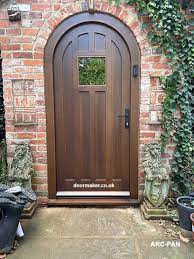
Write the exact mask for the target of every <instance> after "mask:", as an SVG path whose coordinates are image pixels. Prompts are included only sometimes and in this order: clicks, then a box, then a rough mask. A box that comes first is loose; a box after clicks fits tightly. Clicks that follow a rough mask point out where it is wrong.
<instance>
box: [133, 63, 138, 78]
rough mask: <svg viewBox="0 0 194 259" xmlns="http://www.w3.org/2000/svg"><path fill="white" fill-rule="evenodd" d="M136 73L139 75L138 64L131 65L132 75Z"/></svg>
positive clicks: (136, 75) (135, 75)
mask: <svg viewBox="0 0 194 259" xmlns="http://www.w3.org/2000/svg"><path fill="white" fill-rule="evenodd" d="M138 75H139V66H138V65H133V76H134V77H138Z"/></svg>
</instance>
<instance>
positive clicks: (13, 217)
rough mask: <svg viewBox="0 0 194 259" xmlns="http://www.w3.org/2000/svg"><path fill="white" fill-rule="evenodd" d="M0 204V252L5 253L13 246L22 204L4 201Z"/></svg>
mask: <svg viewBox="0 0 194 259" xmlns="http://www.w3.org/2000/svg"><path fill="white" fill-rule="evenodd" d="M6 201H7V200H6V199H5V202H4V203H3V204H1V205H0V213H1V215H0V254H7V253H9V252H10V251H11V249H12V247H13V242H14V239H15V236H16V231H17V227H18V223H19V220H20V217H21V213H22V210H23V208H24V205H22V204H16V203H15V204H13V203H6Z"/></svg>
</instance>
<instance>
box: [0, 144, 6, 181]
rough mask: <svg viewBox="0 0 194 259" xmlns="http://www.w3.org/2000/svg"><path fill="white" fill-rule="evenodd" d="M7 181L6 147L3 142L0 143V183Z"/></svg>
mask: <svg viewBox="0 0 194 259" xmlns="http://www.w3.org/2000/svg"><path fill="white" fill-rule="evenodd" d="M6 180H7V146H6V143H5V140H2V141H1V142H0V183H6Z"/></svg>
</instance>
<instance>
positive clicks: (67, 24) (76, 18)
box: [44, 12, 140, 200]
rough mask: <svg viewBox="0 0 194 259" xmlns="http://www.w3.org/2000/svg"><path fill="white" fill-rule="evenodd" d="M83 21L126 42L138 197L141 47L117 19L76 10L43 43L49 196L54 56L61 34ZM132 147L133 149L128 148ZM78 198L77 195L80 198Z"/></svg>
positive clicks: (52, 189)
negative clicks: (135, 72) (136, 71)
mask: <svg viewBox="0 0 194 259" xmlns="http://www.w3.org/2000/svg"><path fill="white" fill-rule="evenodd" d="M83 23H99V24H103V25H105V26H109V27H111V28H112V29H114V30H115V31H116V32H117V33H118V34H119V35H120V36H121V37H122V38H123V39H124V41H125V42H126V44H127V47H128V49H129V53H130V57H131V71H130V73H131V100H130V101H131V118H130V121H133V125H132V126H131V127H130V143H129V145H130V157H129V159H130V172H129V173H130V186H129V191H130V199H138V149H139V148H138V147H139V145H138V142H139V141H138V140H139V85H140V50H139V46H138V43H137V41H136V39H135V36H134V34H133V33H132V32H131V31H130V29H129V28H128V27H127V26H126V25H125V24H124V23H122V22H121V21H120V20H118V19H117V18H115V17H113V16H111V15H109V14H106V13H102V12H98V13H95V14H89V13H86V12H85V13H79V14H75V15H73V16H71V17H69V18H67V19H66V20H64V21H63V22H62V23H61V24H59V25H58V27H57V28H56V29H55V30H54V31H53V33H52V34H51V36H50V37H49V39H48V41H47V44H46V46H45V52H44V75H45V98H46V119H47V161H48V162H47V163H48V198H49V199H56V193H57V190H56V179H57V172H56V152H55V113H54V74H53V71H54V70H53V57H54V52H55V48H56V46H57V43H58V42H59V41H60V39H61V37H62V36H63V35H64V34H65V33H66V32H68V31H69V30H70V29H73V27H75V26H77V25H79V24H83ZM134 65H138V67H139V75H138V76H136V77H134V76H133V66H134ZM132 148H133V150H131V149H132ZM78 198H79V197H78ZM79 200H80V198H79Z"/></svg>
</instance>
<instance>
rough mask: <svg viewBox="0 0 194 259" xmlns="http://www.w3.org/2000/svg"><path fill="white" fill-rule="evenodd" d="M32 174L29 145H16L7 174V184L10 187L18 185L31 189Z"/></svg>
mask: <svg viewBox="0 0 194 259" xmlns="http://www.w3.org/2000/svg"><path fill="white" fill-rule="evenodd" d="M33 172H34V170H33V162H32V154H31V151H30V146H29V144H27V143H21V144H18V145H17V146H16V149H15V154H14V158H13V161H12V163H11V166H10V169H9V172H8V181H9V183H10V184H11V185H12V186H16V185H18V186H21V187H23V188H27V189H31V175H32V173H33Z"/></svg>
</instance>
